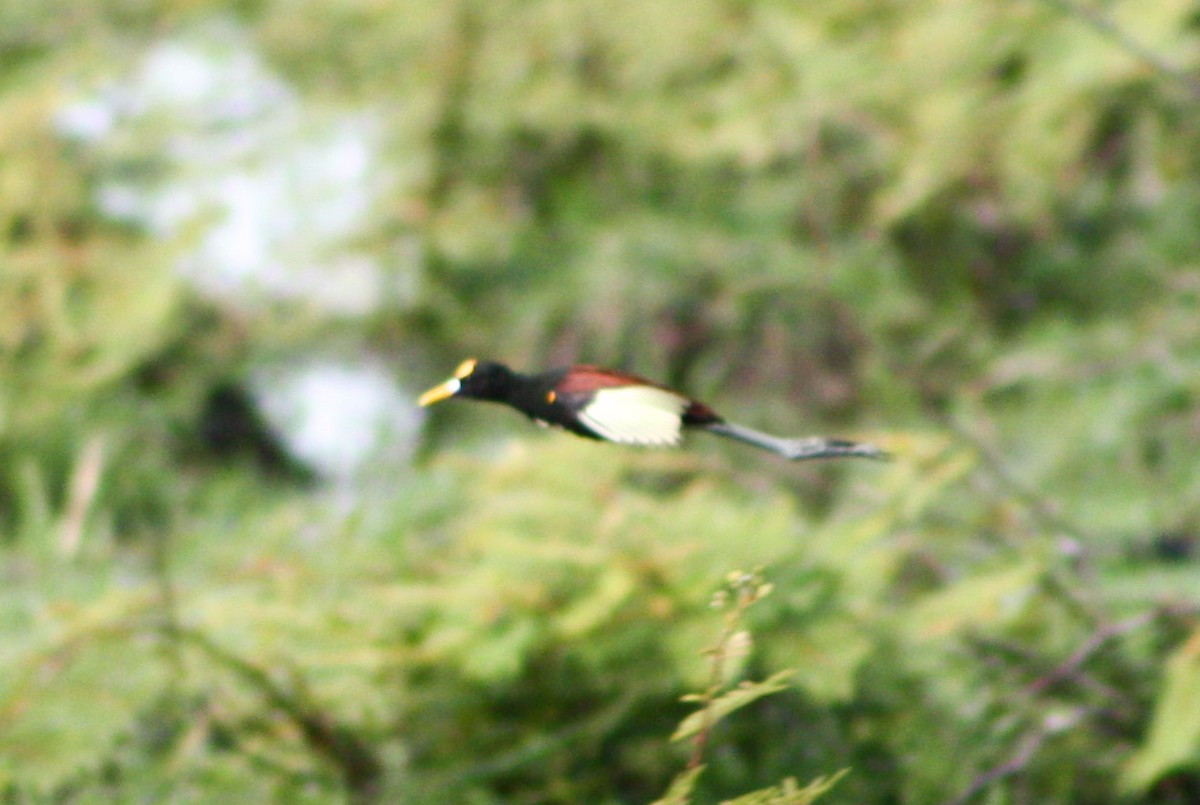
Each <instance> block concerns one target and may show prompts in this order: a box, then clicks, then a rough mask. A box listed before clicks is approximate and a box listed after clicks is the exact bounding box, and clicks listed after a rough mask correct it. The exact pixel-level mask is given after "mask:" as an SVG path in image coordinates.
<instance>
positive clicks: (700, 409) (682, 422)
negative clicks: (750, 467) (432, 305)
mask: <svg viewBox="0 0 1200 805" xmlns="http://www.w3.org/2000/svg"><path fill="white" fill-rule="evenodd" d="M450 397H464V398H467V399H471V400H486V401H489V402H498V403H502V404H504V405H507V406H509V407H511V408H515V409H517V410H518V411H520V412H521V413H523V414H525V415H526V416H528V417H529V418H530V419H532V420H534V421H535V422H537V423H539V424H541V425H550V426H556V427H560V428H563V429H565V430H569V431H570V432H572V433H575V434H577V435H579V436H583V437H585V438H588V439H599V440H600V441H605V442H614V443H616V444H632V445H643V446H655V447H672V446H676V445H678V444H679V442H680V440H681V439H682V436H683V432H684V431H685V430H702V431H707V432H708V433H712V434H715V435H717V436H723V437H725V438H727V439H735V440H737V441H739V442H744V443H745V444H749V445H753V446H755V447H758V448H761V449H763V450H769V451H770V452H772V453H775V454H777V455H780V456H783V457H784V458H786V459H789V460H791V461H804V460H807V459H814V458H842V457H859V458H876V459H882V458H887V453H885V452H884V451H883V450H880V449H879V448H878V447H876V446H874V445H871V444H866V443H863V442H850V441H844V440H841V439H825V438H821V437H819V436H812V437H807V438H799V439H783V438H780V437H778V436H772V435H770V434H767V433H762V432H761V431H757V430H753V429H751V428H748V427H745V426H744V425H735V424H734V423H732V422H728V421H726V420H725V419H724V418H723V417H722V416H720V415H719V414H717V412H716V411H714V410H713V409H711V408H709V407H708V406H707V405H705V404H704V403H702V402H697V401H696V400H693V399H691V398H690V397H687V396H685V395H683V394H680V393H679V392H677V391H672V390H671V389H668V388H666V387H664V386H660V385H659V384H657V383H653V382H651V381H649V380H646V379H645V378H642V377H638V376H637V375H632V374H627V373H625V372H616V371H613V370H611V369H603V368H601V367H599V366H591V365H587V364H576V365H574V366H567V367H563V368H561V369H551V370H550V371H548V372H541V373H538V374H521V373H519V372H515V371H513V370H512V369H510V368H508V367H507V366H505V365H504V364H501V363H494V362H490V361H477V360H475V359H474V358H472V359H470V360H465V361H463V362H462V363H461V364H459V367H458V369H457V370H455V372H454V376H453V377H451V378H450V379H449V380H447V381H445V382H444V383H441V384H440V385H437V386H434V387H433V388H431V389H430V390H429V391H427V392H425V393H424V394H422V395H421V396H420V398H419V399H418V403H419V404H420V405H422V406H427V405H432V404H433V403H435V402H438V401H440V400H445V399H448V398H450Z"/></svg>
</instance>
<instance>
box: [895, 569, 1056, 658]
mask: <svg viewBox="0 0 1200 805" xmlns="http://www.w3.org/2000/svg"><path fill="white" fill-rule="evenodd" d="M1041 574H1042V565H1041V563H1040V562H1038V561H1035V560H1030V561H1026V562H1022V563H1021V564H1019V565H1016V566H1015V567H1006V568H1004V569H1002V570H999V571H995V572H993V573H988V574H981V575H979V576H974V577H971V578H969V579H965V580H964V581H962V582H959V583H958V584H955V585H954V586H952V587H950V588H948V589H946V590H943V591H941V592H937V593H934V594H932V595H930V596H927V597H926V598H925V599H924V600H923V601H921V602H920V603H919V604H917V605H916V606H915V607H913V610H912V612H911V613H910V614H909V617H908V625H909V628H910V630H911V632H912V636H913V638H914V639H916V640H934V639H937V638H940V637H944V636H946V635H949V634H953V633H954V632H957V631H958V630H959V629H962V628H963V627H964V626H980V625H987V624H994V623H997V622H1004V621H1007V620H1008V619H1010V618H1011V617H1013V616H1015V615H1016V614H1017V613H1019V612H1020V611H1022V610H1023V609H1024V605H1025V603H1026V602H1027V601H1028V600H1029V596H1030V595H1031V594H1032V593H1033V592H1034V591H1035V590H1036V589H1037V584H1038V579H1039V578H1040V577H1041Z"/></svg>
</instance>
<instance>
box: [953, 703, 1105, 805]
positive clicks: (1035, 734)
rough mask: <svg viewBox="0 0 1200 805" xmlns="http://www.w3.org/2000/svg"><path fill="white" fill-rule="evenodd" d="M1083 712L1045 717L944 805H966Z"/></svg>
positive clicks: (1015, 771) (1072, 724)
mask: <svg viewBox="0 0 1200 805" xmlns="http://www.w3.org/2000/svg"><path fill="white" fill-rule="evenodd" d="M1086 715H1087V711H1086V709H1084V708H1076V709H1075V710H1072V711H1071V712H1070V713H1068V714H1066V715H1065V716H1064V715H1059V716H1047V717H1046V718H1044V719H1043V720H1042V723H1041V726H1040V727H1039V728H1038V729H1036V730H1034V731H1032V732H1030V733H1028V734H1026V735H1025V737H1024V738H1023V739H1022V740H1021V742H1020V743H1019V744H1018V745H1017V748H1016V751H1014V752H1013V754H1012V756H1011V757H1010V758H1009V759H1008V760H1006V761H1004V762H1003V763H1001V764H999V765H998V766H993V767H992V768H990V769H988V770H987V771H985V772H982V773H980V774H978V775H976V777H975V779H973V780H972V781H971V783H970V785H968V786H967V788H966V790H965V791H963V792H962V793H961V794H959V795H958V796H957V797H955V798H954V799H951V800H947V801H946V805H967V803H968V802H970V801H971V800H972V799H974V798H975V796H976V795H977V794H979V793H980V792H982V791H983V790H984V789H986V788H987V787H988V786H990V785H992V784H993V783H996V782H999V781H1000V780H1003V779H1005V778H1008V777H1012V776H1013V775H1015V774H1018V773H1020V772H1021V771H1022V770H1024V769H1025V767H1027V766H1028V765H1029V764H1030V762H1031V761H1032V760H1033V759H1034V758H1035V757H1036V756H1037V753H1038V752H1039V751H1040V750H1041V748H1042V745H1043V744H1045V743H1046V741H1047V739H1049V738H1051V737H1053V736H1055V735H1058V734H1060V733H1062V732H1066V731H1067V730H1070V729H1073V728H1074V727H1076V726H1077V725H1078V724H1079V723H1080V722H1081V721H1083V719H1084V717H1085V716H1086Z"/></svg>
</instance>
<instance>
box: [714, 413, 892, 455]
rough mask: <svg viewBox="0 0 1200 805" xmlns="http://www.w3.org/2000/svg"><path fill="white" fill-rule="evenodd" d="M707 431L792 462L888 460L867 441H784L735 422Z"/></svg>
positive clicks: (717, 425)
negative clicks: (839, 459) (817, 459)
mask: <svg viewBox="0 0 1200 805" xmlns="http://www.w3.org/2000/svg"><path fill="white" fill-rule="evenodd" d="M704 430H706V431H708V432H709V433H715V434H716V435H718V436H724V437H726V438H728V439H736V440H737V441H739V442H745V443H746V444H752V445H754V446H755V447H761V448H762V449H763V450H770V451H771V452H772V453H775V454H776V455H780V456H783V457H784V458H786V459H788V460H789V461H807V460H808V459H813V458H875V459H887V458H889V456H888V454H887V453H886V452H884V451H883V450H880V449H879V448H878V447H876V446H875V445H873V444H866V443H865V442H848V441H844V440H841V439H823V438H821V437H820V436H810V437H807V438H804V439H781V438H779V437H778V436H771V435H770V434H768V433H762V432H761V431H757V430H754V429H752V428H747V427H745V426H744V425H735V424H733V423H732V422H714V423H713V424H711V425H705V426H704Z"/></svg>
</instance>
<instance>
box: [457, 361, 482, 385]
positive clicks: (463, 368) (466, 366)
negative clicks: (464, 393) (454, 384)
mask: <svg viewBox="0 0 1200 805" xmlns="http://www.w3.org/2000/svg"><path fill="white" fill-rule="evenodd" d="M476 363H478V361H477V360H475V359H474V358H467V359H466V360H465V361H463V362H462V363H460V364H459V365H458V368H457V369H455V370H454V376H455V377H457V378H458V379H459V380H462V379H463V378H464V377H467V376H468V375H470V374H471V373H472V372H474V371H475V364H476Z"/></svg>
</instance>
